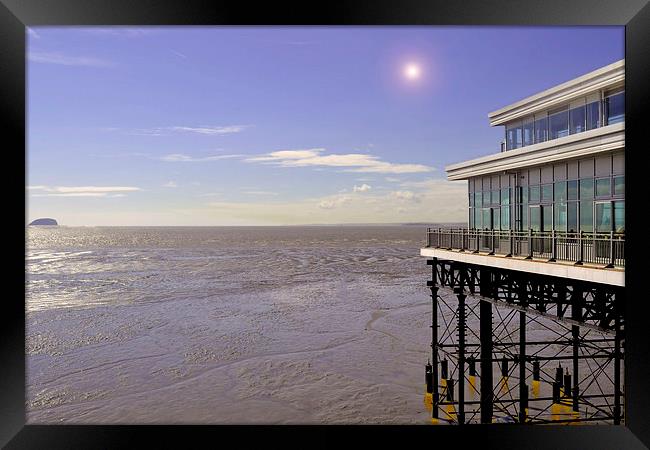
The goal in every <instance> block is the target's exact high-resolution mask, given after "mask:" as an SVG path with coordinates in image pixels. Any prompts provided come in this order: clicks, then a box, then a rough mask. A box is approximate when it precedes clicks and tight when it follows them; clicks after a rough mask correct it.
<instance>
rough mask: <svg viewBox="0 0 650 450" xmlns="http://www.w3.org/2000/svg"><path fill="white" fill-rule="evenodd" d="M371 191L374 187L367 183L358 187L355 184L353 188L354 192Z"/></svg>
mask: <svg viewBox="0 0 650 450" xmlns="http://www.w3.org/2000/svg"><path fill="white" fill-rule="evenodd" d="M370 189H372V187H371V186H370V185H368V184H366V183H363V184H362V185H361V186H357V185H356V184H355V185H354V187H353V188H352V190H353V191H354V192H367V191H369V190H370Z"/></svg>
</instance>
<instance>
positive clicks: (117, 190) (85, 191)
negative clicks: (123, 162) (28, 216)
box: [27, 186, 141, 197]
mask: <svg viewBox="0 0 650 450" xmlns="http://www.w3.org/2000/svg"><path fill="white" fill-rule="evenodd" d="M27 189H28V190H30V191H42V192H43V193H37V194H31V193H30V196H33V197H124V196H125V194H124V193H125V192H134V191H139V190H141V189H140V188H139V187H134V186H28V187H27Z"/></svg>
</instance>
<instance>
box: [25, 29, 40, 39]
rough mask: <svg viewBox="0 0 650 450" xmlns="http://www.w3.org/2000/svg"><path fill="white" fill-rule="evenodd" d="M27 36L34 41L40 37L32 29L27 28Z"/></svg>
mask: <svg viewBox="0 0 650 450" xmlns="http://www.w3.org/2000/svg"><path fill="white" fill-rule="evenodd" d="M27 34H29V36H30V37H32V38H34V39H40V38H41V35H40V34H38V33H37V32H36V31H35V30H34V29H33V28H29V27H27Z"/></svg>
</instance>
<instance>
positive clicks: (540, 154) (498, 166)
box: [445, 122, 625, 180]
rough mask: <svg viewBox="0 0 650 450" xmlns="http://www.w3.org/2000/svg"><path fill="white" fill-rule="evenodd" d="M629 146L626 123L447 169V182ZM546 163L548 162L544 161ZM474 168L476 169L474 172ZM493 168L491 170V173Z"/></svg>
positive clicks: (455, 165) (463, 163)
mask: <svg viewBox="0 0 650 450" xmlns="http://www.w3.org/2000/svg"><path fill="white" fill-rule="evenodd" d="M624 146H625V122H622V123H617V124H613V125H607V126H604V127H600V128H596V129H593V130H589V131H585V132H583V133H579V134H573V135H569V136H566V137H563V138H559V139H554V140H551V141H546V142H542V143H539V144H534V145H530V146H526V147H522V148H518V149H516V150H508V151H506V152H499V153H493V154H490V155H486V156H481V157H478V158H474V159H471V160H467V161H462V162H458V163H454V164H449V165H447V166H445V172H446V173H447V179H449V180H465V179H467V178H471V177H472V176H476V175H478V174H475V173H474V172H475V171H479V172H484V171H485V170H488V171H489V172H492V173H493V172H498V171H500V170H510V169H511V168H512V167H510V166H512V165H513V164H514V165H516V166H520V167H526V166H530V165H536V164H542V163H546V162H548V161H546V160H548V159H554V160H562V159H570V158H574V157H577V156H579V155H584V156H586V155H588V154H592V153H594V152H596V153H598V152H601V151H610V150H615V149H618V148H624ZM542 160H544V161H542ZM472 168H474V169H472ZM488 168H489V169H488Z"/></svg>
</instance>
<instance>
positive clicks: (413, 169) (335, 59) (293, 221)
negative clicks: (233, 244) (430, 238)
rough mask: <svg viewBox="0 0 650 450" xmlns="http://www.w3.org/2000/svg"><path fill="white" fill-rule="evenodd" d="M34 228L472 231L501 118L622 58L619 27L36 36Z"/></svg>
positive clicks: (89, 30) (155, 30) (32, 37)
mask: <svg viewBox="0 0 650 450" xmlns="http://www.w3.org/2000/svg"><path fill="white" fill-rule="evenodd" d="M26 39H27V52H28V54H27V124H28V125H27V180H28V186H27V218H26V219H27V221H28V222H29V221H31V220H34V219H36V218H39V217H52V218H55V219H57V220H58V222H59V224H61V225H68V226H97V225H109V226H110V225H119V226H122V225H124V226H130V225H146V226H164V225H188V226H191V225H201V226H204V225H299V224H335V223H406V222H427V223H443V222H465V221H466V216H467V212H466V211H467V183H466V182H465V181H455V182H451V181H448V180H447V179H446V176H445V169H444V168H445V166H446V165H449V164H452V163H455V162H460V161H463V160H468V159H473V158H477V157H480V156H485V155H489V154H493V153H497V152H498V151H499V143H500V142H501V140H502V139H503V137H504V129H503V127H502V126H499V127H490V125H489V122H488V113H489V112H491V111H494V110H497V109H499V108H501V107H503V106H506V105H508V104H510V103H513V102H515V101H518V100H520V99H522V98H525V97H527V96H530V95H533V94H535V93H537V92H539V91H542V90H544V89H547V88H549V87H552V86H554V85H556V84H559V83H562V82H565V81H568V80H570V79H572V78H575V77H577V76H580V75H582V74H584V73H587V72H589V71H592V70H595V69H597V68H599V67H602V66H605V65H607V64H610V63H612V62H615V61H617V60H620V59H622V58H623V57H624V28H623V27H449V26H447V27H442V26H438V27H434V26H427V27H377V26H373V27H198V26H191V27H140V28H132V27H34V28H30V29H27V30H26Z"/></svg>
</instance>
